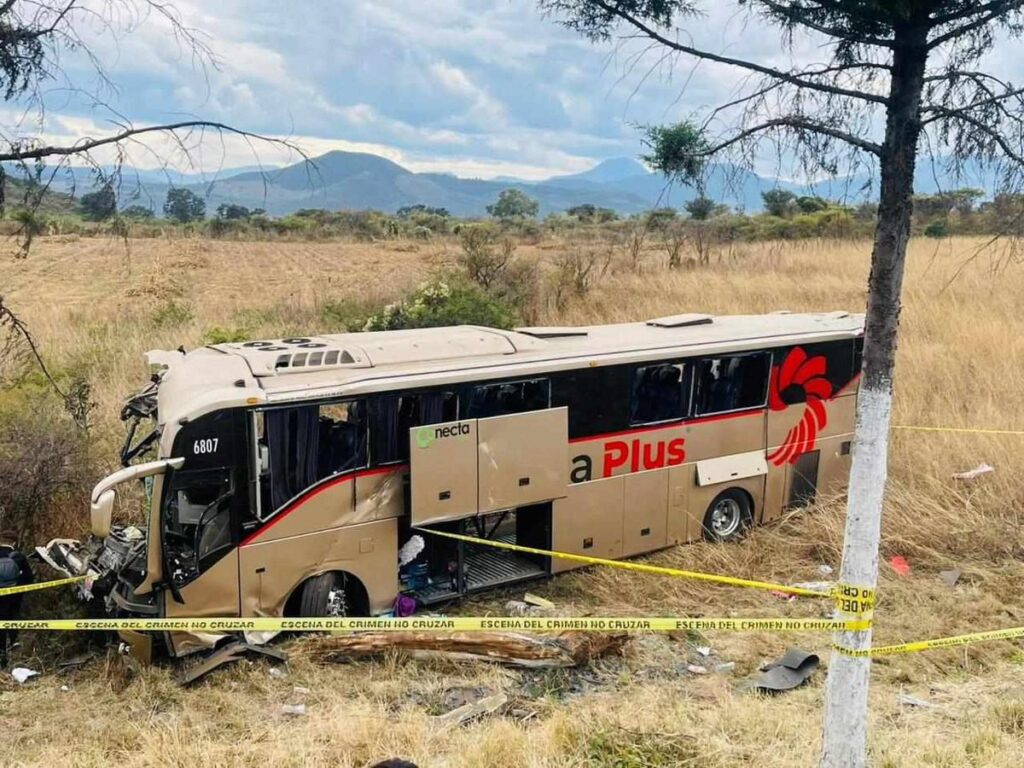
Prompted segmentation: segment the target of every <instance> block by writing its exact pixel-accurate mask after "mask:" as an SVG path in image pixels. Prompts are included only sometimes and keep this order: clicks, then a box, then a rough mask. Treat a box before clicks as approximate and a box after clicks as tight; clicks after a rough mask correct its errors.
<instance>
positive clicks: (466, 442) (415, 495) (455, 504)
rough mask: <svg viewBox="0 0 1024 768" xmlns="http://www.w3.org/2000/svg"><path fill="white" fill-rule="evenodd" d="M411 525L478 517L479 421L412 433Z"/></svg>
mask: <svg viewBox="0 0 1024 768" xmlns="http://www.w3.org/2000/svg"><path fill="white" fill-rule="evenodd" d="M409 444H410V448H409V451H410V456H409V467H410V469H409V471H410V474H411V481H410V482H411V484H412V510H411V515H412V524H413V525H430V524H432V523H439V522H443V521H445V520H458V519H459V518H463V517H470V516H473V515H476V513H477V510H478V508H479V500H478V498H477V493H478V486H479V483H478V476H477V453H478V450H479V449H478V447H477V420H476V419H464V420H462V421H453V422H449V423H446V424H431V425H429V426H423V427H416V428H414V429H412V430H410V432H409Z"/></svg>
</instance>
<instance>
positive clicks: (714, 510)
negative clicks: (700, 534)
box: [704, 488, 753, 541]
mask: <svg viewBox="0 0 1024 768" xmlns="http://www.w3.org/2000/svg"><path fill="white" fill-rule="evenodd" d="M752 520H753V510H752V509H751V506H750V497H749V496H747V494H746V493H744V492H743V491H741V490H739V489H738V488H730V489H729V490H727V491H722V492H721V493H720V494H718V495H717V496H715V498H714V501H712V502H711V504H710V506H708V511H707V512H705V513H704V539H705V540H707V541H736V540H737V539H739V538H741V537H742V536H743V532H744V531H745V530H746V529H747V528H749V527H750V523H751V521H752Z"/></svg>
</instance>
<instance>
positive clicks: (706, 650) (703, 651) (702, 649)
mask: <svg viewBox="0 0 1024 768" xmlns="http://www.w3.org/2000/svg"><path fill="white" fill-rule="evenodd" d="M693 650H695V651H696V652H697V653H699V654H700V655H701V656H710V655H711V654H712V650H711V646H710V645H698V646H697V647H696V648H694V649H693Z"/></svg>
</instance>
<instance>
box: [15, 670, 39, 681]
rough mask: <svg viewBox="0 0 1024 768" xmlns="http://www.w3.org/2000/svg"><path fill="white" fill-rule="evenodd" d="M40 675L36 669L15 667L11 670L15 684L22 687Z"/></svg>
mask: <svg viewBox="0 0 1024 768" xmlns="http://www.w3.org/2000/svg"><path fill="white" fill-rule="evenodd" d="M38 674H39V673H38V672H36V671H35V670H34V669H29V668H28V667H15V668H14V669H12V670H11V677H13V678H14V680H15V682H17V683H19V684H22V685H23V684H24V683H25V681H26V680H28V679H29V678H32V677H36V676H37V675H38Z"/></svg>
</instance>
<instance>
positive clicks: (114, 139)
mask: <svg viewBox="0 0 1024 768" xmlns="http://www.w3.org/2000/svg"><path fill="white" fill-rule="evenodd" d="M193 128H212V129H214V130H217V131H222V132H224V133H231V134H234V135H236V136H242V137H245V138H249V139H257V140H259V141H266V142H270V143H274V144H280V145H282V146H285V147H287V148H288V149H291V150H293V151H295V152H299V153H300V154H302V152H301V150H300V149H299V148H298V147H297V146H296V145H295V144H292V143H291V142H289V141H287V140H285V139H276V138H272V137H268V136H262V135H260V134H258V133H252V132H251V131H243V130H241V129H239V128H234V127H232V126H230V125H227V124H226V123H219V122H215V121H212V120H186V121H183V122H180V123H167V124H164V125H150V126H145V127H143V128H128V129H125V130H123V131H121V132H120V133H115V134H112V135H110V136H105V137H104V138H102V139H82V140H80V141H78V142H76V143H74V144H72V145H70V146H65V147H55V146H44V147H32V148H30V149H24V150H22V149H17V148H13V149H10V150H9V151H7V152H0V162H5V161H9V160H17V161H23V160H39V159H43V158H46V157H53V156H66V155H79V154H82V153H85V152H91V151H92V150H94V149H97V148H98V147H103V146H107V145H109V144H118V143H120V142H122V141H125V140H127V139H131V138H133V137H136V136H140V135H142V134H146V133H174V132H175V131H179V130H184V129H193Z"/></svg>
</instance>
